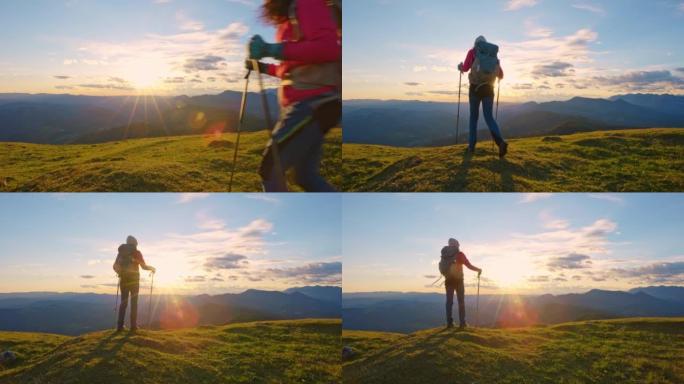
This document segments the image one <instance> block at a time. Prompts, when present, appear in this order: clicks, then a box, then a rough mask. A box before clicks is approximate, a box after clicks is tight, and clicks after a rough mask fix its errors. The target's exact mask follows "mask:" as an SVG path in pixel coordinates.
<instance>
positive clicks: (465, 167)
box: [445, 151, 473, 192]
mask: <svg viewBox="0 0 684 384" xmlns="http://www.w3.org/2000/svg"><path fill="white" fill-rule="evenodd" d="M472 159H473V155H472V154H471V153H470V152H468V151H465V152H463V159H462V160H461V164H460V165H459V166H458V170H457V171H456V174H455V175H454V178H453V179H452V180H451V182H450V183H449V184H448V185H447V187H446V191H445V192H461V191H465V190H466V189H467V188H468V172H469V171H470V162H471V160H472Z"/></svg>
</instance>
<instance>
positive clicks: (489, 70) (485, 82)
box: [458, 36, 508, 158]
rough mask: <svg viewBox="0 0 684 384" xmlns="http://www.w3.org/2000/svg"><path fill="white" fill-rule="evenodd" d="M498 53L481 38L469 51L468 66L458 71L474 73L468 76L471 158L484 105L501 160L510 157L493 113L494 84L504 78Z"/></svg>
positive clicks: (497, 49)
mask: <svg viewBox="0 0 684 384" xmlns="http://www.w3.org/2000/svg"><path fill="white" fill-rule="evenodd" d="M498 52H499V47H497V46H496V45H494V44H489V43H488V42H487V39H485V37H484V36H480V37H478V38H477V39H476V40H475V46H474V47H473V48H472V49H470V50H469V51H468V54H467V55H466V59H465V62H463V63H461V64H459V65H458V70H459V71H461V72H468V71H470V75H468V79H469V80H470V92H469V98H470V140H469V143H468V152H469V153H470V154H473V153H474V152H475V144H477V120H478V119H479V117H480V116H479V115H480V103H482V112H484V118H485V121H486V122H487V126H488V127H489V132H490V133H491V134H492V138H493V139H494V141H495V142H496V145H497V146H498V147H499V157H500V158H503V157H504V156H506V153H508V143H506V141H505V140H504V138H503V136H502V135H501V130H500V129H499V125H498V124H497V123H496V120H494V115H493V113H492V110H493V107H494V82H495V81H496V78H497V77H498V78H499V81H501V79H503V77H504V74H503V69H501V63H500V62H499V59H498V57H497V55H498Z"/></svg>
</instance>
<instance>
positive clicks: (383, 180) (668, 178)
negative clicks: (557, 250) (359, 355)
mask: <svg viewBox="0 0 684 384" xmlns="http://www.w3.org/2000/svg"><path fill="white" fill-rule="evenodd" d="M465 150H466V146H465V145H459V146H451V147H438V148H397V147H385V146H373V145H359V144H344V146H343V149H342V156H343V159H344V161H343V181H342V185H343V189H344V190H345V191H350V192H351V191H354V192H373V191H374V192H379V191H387V192H455V191H473V192H498V191H506V192H513V191H515V192H580V191H581V192H587V191H597V192H627V191H629V192H640V191H645V192H646V191H647V192H653V191H681V190H684V129H676V128H673V129H665V128H663V129H660V128H654V129H639V130H624V131H603V132H592V133H581V134H574V135H567V136H548V137H535V138H526V139H516V140H511V141H510V153H509V155H508V157H507V158H506V159H505V160H503V161H502V160H499V158H498V156H497V154H496V152H495V147H494V146H493V144H492V143H491V142H482V143H479V145H478V148H477V153H476V154H475V155H474V156H473V157H468V156H466V155H465Z"/></svg>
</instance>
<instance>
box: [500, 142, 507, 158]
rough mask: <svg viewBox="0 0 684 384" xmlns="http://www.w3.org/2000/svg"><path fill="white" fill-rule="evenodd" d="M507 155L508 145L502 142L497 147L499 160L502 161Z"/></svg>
mask: <svg viewBox="0 0 684 384" xmlns="http://www.w3.org/2000/svg"><path fill="white" fill-rule="evenodd" d="M507 153H508V143H506V142H503V143H501V145H499V159H503V158H504V157H506V154H507Z"/></svg>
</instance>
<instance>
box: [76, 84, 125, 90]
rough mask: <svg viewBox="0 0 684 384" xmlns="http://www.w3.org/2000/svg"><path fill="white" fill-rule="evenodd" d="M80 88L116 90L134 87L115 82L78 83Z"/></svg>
mask: <svg viewBox="0 0 684 384" xmlns="http://www.w3.org/2000/svg"><path fill="white" fill-rule="evenodd" d="M78 87H80V88H90V89H109V90H117V91H133V90H135V88H133V87H130V86H127V85H116V84H79V85H78Z"/></svg>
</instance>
